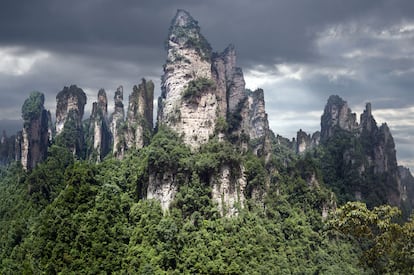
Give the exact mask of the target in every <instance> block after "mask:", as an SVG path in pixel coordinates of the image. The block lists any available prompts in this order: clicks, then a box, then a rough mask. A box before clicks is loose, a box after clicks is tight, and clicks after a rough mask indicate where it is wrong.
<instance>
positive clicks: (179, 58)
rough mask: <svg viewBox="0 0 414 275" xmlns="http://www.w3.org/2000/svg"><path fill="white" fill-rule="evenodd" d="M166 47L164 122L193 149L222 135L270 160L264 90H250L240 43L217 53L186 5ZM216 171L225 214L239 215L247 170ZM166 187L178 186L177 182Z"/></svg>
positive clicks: (218, 198)
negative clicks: (235, 172)
mask: <svg viewBox="0 0 414 275" xmlns="http://www.w3.org/2000/svg"><path fill="white" fill-rule="evenodd" d="M166 46H167V51H168V53H167V61H166V64H165V65H164V75H163V76H162V85H161V90H162V93H161V96H160V98H159V100H158V117H157V119H158V124H159V126H163V125H165V126H168V127H170V128H171V129H172V130H174V131H175V132H177V133H178V134H179V135H180V136H181V137H182V138H183V141H184V143H185V144H187V145H189V146H190V147H192V149H193V150H197V149H198V148H199V147H200V146H201V145H202V144H204V143H207V142H208V141H209V140H210V139H211V138H212V137H214V136H217V137H218V138H219V140H224V139H225V138H227V139H229V140H231V142H233V143H235V144H239V145H240V146H242V147H243V148H245V149H247V148H248V147H249V145H250V148H251V149H252V150H253V152H254V153H255V154H257V155H259V156H264V157H266V159H269V156H270V151H271V150H270V147H271V146H270V138H269V135H270V130H269V123H268V119H267V114H266V112H265V103H264V93H263V90H261V89H258V90H256V91H249V90H246V89H245V81H244V77H243V72H242V69H241V68H239V67H237V66H236V53H235V49H234V46H232V45H230V46H229V47H227V48H226V49H225V50H224V51H223V52H222V53H212V49H211V46H210V45H209V43H208V42H207V41H206V39H205V38H204V37H203V35H202V34H201V33H200V28H199V26H198V23H197V21H195V20H194V19H193V18H192V17H191V15H190V14H189V13H188V12H186V11H183V10H178V11H177V14H176V16H175V17H174V19H173V21H172V25H171V28H170V31H169V36H168V40H167V45H166ZM249 141H250V143H249ZM240 169H241V170H243V167H241V168H240ZM214 176H215V180H214V181H212V182H211V184H212V188H213V200H215V201H217V202H218V203H219V207H220V208H221V211H222V213H223V215H233V214H235V213H236V210H235V204H236V202H237V203H238V204H239V205H240V207H243V202H244V194H243V190H244V186H245V185H246V183H245V182H246V180H245V179H244V176H243V173H241V174H240V175H239V176H238V177H234V176H232V177H231V178H229V177H228V171H227V168H226V167H222V168H221V172H220V173H219V175H214ZM153 178H155V177H154V176H153ZM158 178H160V177H158ZM243 182H244V183H243ZM149 184H150V186H149V187H148V190H152V189H155V188H153V187H152V186H151V185H153V184H155V183H151V181H150V183H149ZM165 184H167V185H168V184H169V183H168V182H166V183H165ZM158 185H160V184H158ZM234 188H235V189H234ZM163 189H165V190H174V188H172V187H171V186H169V187H168V186H166V187H165V188H164V187H163ZM148 193H149V194H150V193H154V192H148ZM167 197H168V196H167ZM226 211H228V212H226Z"/></svg>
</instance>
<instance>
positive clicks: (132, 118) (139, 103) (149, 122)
mask: <svg viewBox="0 0 414 275" xmlns="http://www.w3.org/2000/svg"><path fill="white" fill-rule="evenodd" d="M153 101H154V83H153V82H152V81H148V82H147V81H146V80H145V79H143V80H142V82H141V84H139V85H138V87H137V86H134V88H133V92H132V94H131V95H130V96H129V104H128V112H127V120H126V127H127V128H126V133H125V143H126V149H128V148H136V149H140V148H142V147H144V145H148V143H149V139H150V137H151V134H152V129H153V108H154V107H153Z"/></svg>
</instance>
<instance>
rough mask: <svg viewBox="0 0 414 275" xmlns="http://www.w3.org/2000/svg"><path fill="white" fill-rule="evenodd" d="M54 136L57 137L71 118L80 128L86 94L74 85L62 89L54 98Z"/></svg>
mask: <svg viewBox="0 0 414 275" xmlns="http://www.w3.org/2000/svg"><path fill="white" fill-rule="evenodd" d="M56 102H57V105H56V135H59V134H60V133H61V132H62V131H63V129H64V126H65V123H66V122H67V121H68V119H69V117H70V116H73V119H74V120H75V123H76V125H77V127H79V128H80V127H81V125H82V118H83V112H84V108H85V104H86V94H85V93H84V91H83V90H82V89H81V88H78V87H77V86H76V85H71V86H70V87H64V88H63V90H62V91H60V92H59V93H58V94H57V96H56ZM71 114H72V115H71Z"/></svg>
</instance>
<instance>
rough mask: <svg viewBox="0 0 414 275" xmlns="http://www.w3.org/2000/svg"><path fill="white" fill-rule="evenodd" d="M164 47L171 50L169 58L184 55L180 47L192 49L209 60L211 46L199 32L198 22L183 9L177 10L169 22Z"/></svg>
mask: <svg viewBox="0 0 414 275" xmlns="http://www.w3.org/2000/svg"><path fill="white" fill-rule="evenodd" d="M166 48H167V49H168V50H170V51H172V52H171V56H169V58H168V59H169V60H175V59H177V57H181V56H184V55H183V54H182V53H181V52H180V49H183V48H184V49H185V48H186V49H193V50H195V51H196V52H197V53H198V55H200V56H201V58H202V59H204V60H209V59H210V58H211V54H212V48H211V46H210V44H209V43H208V41H207V40H206V39H205V38H204V36H203V35H202V34H201V32H200V27H199V26H198V22H197V21H196V20H194V18H193V17H192V16H191V15H190V14H189V13H188V12H187V11H185V10H178V11H177V14H176V15H175V17H174V19H173V20H172V22H171V27H170V30H169V34H168V40H167V43H166Z"/></svg>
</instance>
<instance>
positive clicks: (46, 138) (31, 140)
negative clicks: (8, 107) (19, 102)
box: [19, 92, 51, 170]
mask: <svg viewBox="0 0 414 275" xmlns="http://www.w3.org/2000/svg"><path fill="white" fill-rule="evenodd" d="M44 101H45V98H44V95H43V94H42V93H39V92H33V93H32V94H31V95H30V97H29V98H28V99H26V101H25V102H24V104H23V107H22V116H23V121H24V126H23V130H22V139H21V145H19V147H20V149H21V154H20V156H19V157H20V161H21V163H22V166H23V169H25V170H31V169H33V168H34V167H35V166H36V164H37V163H39V162H40V161H42V160H44V159H45V158H46V156H47V148H48V146H49V142H50V140H51V136H50V132H51V129H50V122H51V116H50V112H49V111H47V110H45V109H44Z"/></svg>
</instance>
